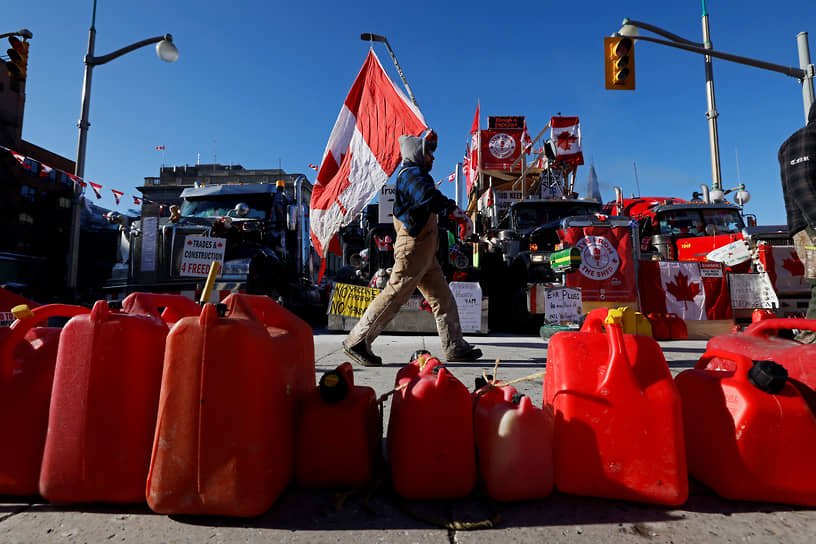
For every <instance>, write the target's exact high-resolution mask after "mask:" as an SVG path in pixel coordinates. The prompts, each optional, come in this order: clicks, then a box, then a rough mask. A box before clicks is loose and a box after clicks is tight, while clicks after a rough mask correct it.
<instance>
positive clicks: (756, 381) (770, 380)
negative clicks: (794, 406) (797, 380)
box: [748, 361, 788, 395]
mask: <svg viewBox="0 0 816 544" xmlns="http://www.w3.org/2000/svg"><path fill="white" fill-rule="evenodd" d="M787 379H788V371H787V370H786V369H785V367H784V366H782V365H780V364H779V363H775V362H773V361H754V366H752V367H751V370H749V371H748V381H750V382H751V384H752V385H753V386H754V387H756V388H757V389H759V390H760V391H765V392H766V393H770V394H771V395H775V394H777V393H779V392H780V391H782V389H783V388H784V387H785V382H786V381H787Z"/></svg>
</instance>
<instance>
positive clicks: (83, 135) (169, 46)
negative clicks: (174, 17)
mask: <svg viewBox="0 0 816 544" xmlns="http://www.w3.org/2000/svg"><path fill="white" fill-rule="evenodd" d="M95 42H96V0H94V4H93V15H92V17H91V28H90V30H89V31H88V53H87V54H86V55H85V79H84V82H83V84H82V110H81V113H80V119H79V123H78V126H79V143H78V144H77V156H76V165H75V168H74V175H75V176H77V177H78V178H82V177H83V176H84V175H85V143H86V141H87V138H88V127H89V126H91V124H90V123H89V122H88V109H89V105H90V99H91V76H92V75H93V68H94V66H99V65H100V64H105V63H107V62H110V61H112V60H113V59H115V58H118V57H121V56H122V55H124V54H126V53H130V52H131V51H135V50H136V49H140V48H142V47H144V46H146V45H150V44H154V43H155V44H156V54H157V55H158V56H159V58H160V59H162V60H163V61H165V62H175V61H176V60H177V59H178V49H176V46H175V45H174V44H173V36H171V35H170V34H165V35H163V36H156V37H153V38H148V39H146V40H142V41H140V42H136V43H133V44H130V45H128V46H126V47H123V48H121V49H117V50H116V51H114V52H113V53H109V54H107V55H103V56H101V57H95V56H94V44H95ZM81 195H82V187H81V186H80V185H79V184H78V183H76V182H75V183H74V198H73V202H72V210H71V240H70V247H69V257H70V259H69V262H68V289H69V290H70V291H71V293H72V295H73V296H76V286H77V268H78V263H79V230H80V225H79V223H80V221H79V219H80V212H81V206H80V197H81Z"/></svg>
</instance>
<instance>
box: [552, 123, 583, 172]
mask: <svg viewBox="0 0 816 544" xmlns="http://www.w3.org/2000/svg"><path fill="white" fill-rule="evenodd" d="M550 127H551V128H552V133H551V134H552V141H553V143H554V144H555V160H556V161H558V162H567V163H571V164H574V165H579V164H584V154H583V153H582V152H581V123H579V122H578V118H577V117H553V118H552V119H551V120H550Z"/></svg>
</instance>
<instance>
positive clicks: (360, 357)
mask: <svg viewBox="0 0 816 544" xmlns="http://www.w3.org/2000/svg"><path fill="white" fill-rule="evenodd" d="M343 351H344V352H345V353H346V355H348V356H349V357H351V358H352V359H354V361H355V362H357V363H359V364H361V365H363V366H382V358H381V357H377V356H376V355H374V353H372V352H371V350H370V349H369V347H368V344H366V341H365V340H360V341H359V342H357V343H356V344H354V345H353V346H349V345H347V344H346V341H345V340H343Z"/></svg>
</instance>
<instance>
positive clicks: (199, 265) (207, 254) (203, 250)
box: [179, 236, 227, 278]
mask: <svg viewBox="0 0 816 544" xmlns="http://www.w3.org/2000/svg"><path fill="white" fill-rule="evenodd" d="M226 249H227V239H226V238H214V237H210V236H187V237H186V238H185V239H184V251H183V252H182V254H181V266H180V267H179V275H180V276H188V277H194V278H206V277H207V275H208V274H209V273H210V266H211V265H212V262H213V261H218V262H219V264H221V270H219V272H218V277H221V272H222V271H223V268H224V251H225V250H226Z"/></svg>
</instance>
